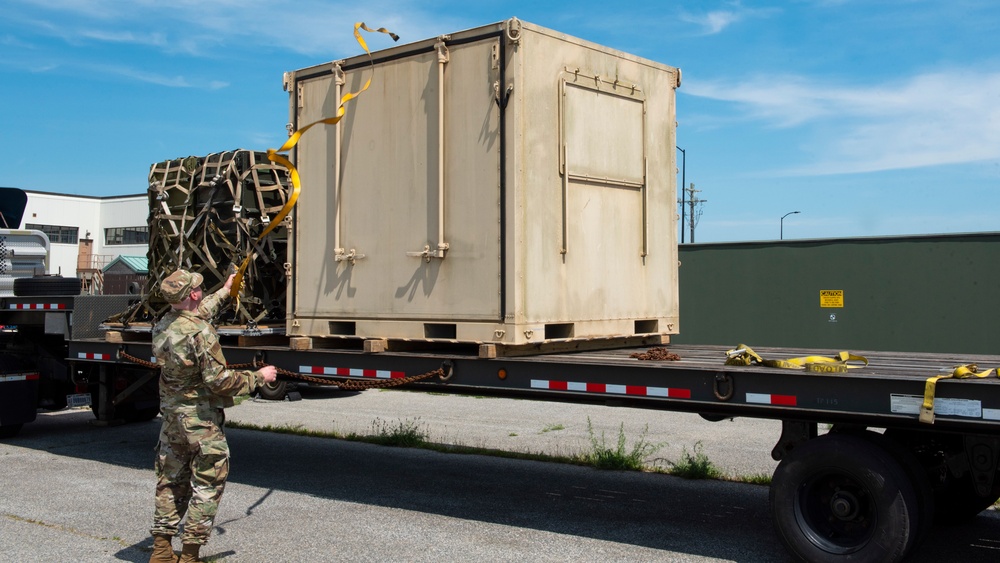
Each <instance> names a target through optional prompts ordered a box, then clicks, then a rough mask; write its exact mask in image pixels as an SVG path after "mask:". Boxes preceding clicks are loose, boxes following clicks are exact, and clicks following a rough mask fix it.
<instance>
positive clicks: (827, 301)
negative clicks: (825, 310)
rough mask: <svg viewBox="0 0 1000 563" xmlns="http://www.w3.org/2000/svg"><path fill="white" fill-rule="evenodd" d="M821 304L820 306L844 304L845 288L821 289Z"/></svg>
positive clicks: (840, 306) (841, 305)
mask: <svg viewBox="0 0 1000 563" xmlns="http://www.w3.org/2000/svg"><path fill="white" fill-rule="evenodd" d="M819 306H820V307H839V308H843V306H844V290H843V289H821V290H819Z"/></svg>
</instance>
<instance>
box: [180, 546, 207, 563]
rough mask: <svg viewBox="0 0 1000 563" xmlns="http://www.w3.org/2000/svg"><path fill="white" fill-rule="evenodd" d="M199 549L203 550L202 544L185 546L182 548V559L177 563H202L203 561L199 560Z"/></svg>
mask: <svg viewBox="0 0 1000 563" xmlns="http://www.w3.org/2000/svg"><path fill="white" fill-rule="evenodd" d="M199 549H201V544H198V543H186V544H184V547H183V548H181V557H180V559H178V560H177V563H201V559H198V550H199Z"/></svg>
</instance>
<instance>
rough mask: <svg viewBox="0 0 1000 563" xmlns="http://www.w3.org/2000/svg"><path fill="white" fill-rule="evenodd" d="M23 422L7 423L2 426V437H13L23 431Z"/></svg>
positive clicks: (0, 437) (0, 433)
mask: <svg viewBox="0 0 1000 563" xmlns="http://www.w3.org/2000/svg"><path fill="white" fill-rule="evenodd" d="M22 426H24V425H23V424H7V425H5V426H0V439H3V438H13V437H14V436H17V433H18V432H20V431H21V427H22Z"/></svg>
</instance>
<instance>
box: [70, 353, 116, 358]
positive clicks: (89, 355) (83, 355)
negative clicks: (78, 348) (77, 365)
mask: <svg viewBox="0 0 1000 563" xmlns="http://www.w3.org/2000/svg"><path fill="white" fill-rule="evenodd" d="M76 357H77V358H79V359H81V360H110V359H111V354H99V353H96V352H92V353H88V352H77V354H76Z"/></svg>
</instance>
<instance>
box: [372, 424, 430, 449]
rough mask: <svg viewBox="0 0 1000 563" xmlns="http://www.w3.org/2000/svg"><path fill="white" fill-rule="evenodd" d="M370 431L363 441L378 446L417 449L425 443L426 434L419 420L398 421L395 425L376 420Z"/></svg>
mask: <svg viewBox="0 0 1000 563" xmlns="http://www.w3.org/2000/svg"><path fill="white" fill-rule="evenodd" d="M372 431H373V434H370V435H368V436H366V438H367V440H365V441H370V442H371V443H373V444H378V445H380V446H397V447H401V448H418V447H421V446H423V445H424V444H426V443H427V433H426V432H425V431H424V430H423V429H422V428H421V424H420V419H419V418H417V419H414V420H409V419H407V420H398V421H396V423H395V424H391V423H388V422H386V421H384V420H382V419H379V418H376V419H375V420H374V421H372Z"/></svg>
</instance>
